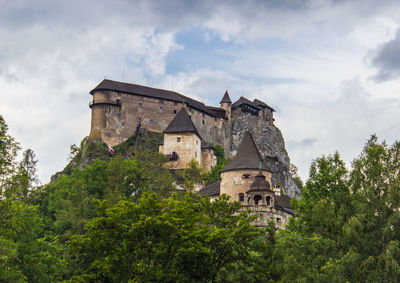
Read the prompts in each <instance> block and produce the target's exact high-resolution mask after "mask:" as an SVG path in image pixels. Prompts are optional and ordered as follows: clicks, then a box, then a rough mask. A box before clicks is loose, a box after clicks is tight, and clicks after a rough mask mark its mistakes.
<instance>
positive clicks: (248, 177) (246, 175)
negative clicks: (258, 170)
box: [242, 174, 250, 179]
mask: <svg viewBox="0 0 400 283" xmlns="http://www.w3.org/2000/svg"><path fill="white" fill-rule="evenodd" d="M242 179H250V174H243V175H242Z"/></svg>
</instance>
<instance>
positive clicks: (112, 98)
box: [90, 91, 230, 150]
mask: <svg viewBox="0 0 400 283" xmlns="http://www.w3.org/2000/svg"><path fill="white" fill-rule="evenodd" d="M103 103H110V105H107V104H103ZM93 104H94V105H93V106H92V124H91V133H90V138H91V139H92V140H100V141H104V142H106V143H107V144H109V145H111V146H113V145H116V144H120V143H121V142H123V141H125V140H126V139H128V138H129V137H130V136H132V135H133V134H134V133H135V131H136V129H137V126H138V124H139V123H140V125H141V127H142V128H146V129H148V130H151V131H156V132H162V131H164V130H165V129H166V128H167V126H168V125H169V123H170V122H171V121H172V119H173V118H174V117H175V115H176V113H178V112H179V110H180V109H181V108H182V107H186V108H187V111H188V114H189V115H190V116H191V118H192V121H193V124H194V125H195V127H196V129H197V130H198V131H199V134H200V135H201V137H202V138H203V139H204V140H205V141H207V142H211V143H213V144H220V145H222V146H224V148H225V150H227V149H228V148H229V144H230V135H229V126H228V120H227V119H224V118H216V117H213V116H210V115H208V114H206V113H203V112H201V111H198V110H196V109H193V108H191V107H189V106H187V105H183V103H181V102H174V101H168V100H164V99H156V98H151V97H145V96H140V95H134V94H127V93H118V92H114V91H96V92H95V93H94V94H93Z"/></svg>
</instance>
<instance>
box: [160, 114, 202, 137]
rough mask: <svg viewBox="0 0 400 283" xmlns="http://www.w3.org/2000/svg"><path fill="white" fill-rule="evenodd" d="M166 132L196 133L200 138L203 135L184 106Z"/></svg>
mask: <svg viewBox="0 0 400 283" xmlns="http://www.w3.org/2000/svg"><path fill="white" fill-rule="evenodd" d="M164 133H195V134H196V135H197V136H198V137H199V138H200V139H201V136H200V134H199V132H198V131H197V129H196V127H195V126H194V125H193V122H192V120H191V119H190V117H189V114H188V113H187V111H186V109H185V108H182V109H181V110H180V111H179V112H178V114H176V116H175V117H174V119H172V121H171V123H169V125H168V127H167V128H166V129H165V130H164Z"/></svg>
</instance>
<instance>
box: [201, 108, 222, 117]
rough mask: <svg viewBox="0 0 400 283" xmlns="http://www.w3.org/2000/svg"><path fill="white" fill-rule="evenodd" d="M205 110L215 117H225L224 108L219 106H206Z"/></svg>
mask: <svg viewBox="0 0 400 283" xmlns="http://www.w3.org/2000/svg"><path fill="white" fill-rule="evenodd" d="M206 108H207V111H208V112H209V113H211V114H213V115H214V116H216V117H219V118H226V117H225V110H224V109H222V108H219V107H212V106H206Z"/></svg>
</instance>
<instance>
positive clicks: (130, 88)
mask: <svg viewBox="0 0 400 283" xmlns="http://www.w3.org/2000/svg"><path fill="white" fill-rule="evenodd" d="M101 90H111V91H117V92H123V93H128V94H137V95H142V96H146V97H153V98H158V99H166V100H170V101H175V102H184V103H186V104H188V105H189V106H190V107H192V108H195V109H197V110H200V111H202V112H204V113H207V114H208V115H210V116H213V117H215V116H216V115H215V114H214V113H213V112H210V111H208V109H207V107H206V105H205V104H204V103H202V102H199V101H197V100H194V99H192V98H190V97H187V96H184V95H182V94H180V93H177V92H174V91H169V90H164V89H158V88H152V87H147V86H142V85H137V84H130V83H123V82H118V81H113V80H108V79H104V80H103V81H102V82H101V83H99V84H98V85H97V86H96V87H95V88H94V89H92V90H91V91H90V94H92V95H93V94H94V93H95V92H96V91H101ZM221 110H222V111H224V112H225V110H223V109H221ZM217 117H218V116H217Z"/></svg>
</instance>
